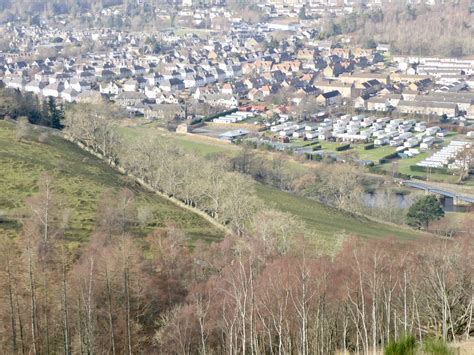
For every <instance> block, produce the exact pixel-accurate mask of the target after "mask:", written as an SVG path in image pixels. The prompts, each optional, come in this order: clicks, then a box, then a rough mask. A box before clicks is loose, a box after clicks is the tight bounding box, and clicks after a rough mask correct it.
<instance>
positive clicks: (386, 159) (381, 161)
mask: <svg viewBox="0 0 474 355" xmlns="http://www.w3.org/2000/svg"><path fill="white" fill-rule="evenodd" d="M396 158H398V152H395V153H392V154H389V155H386V156H384V157H383V158H382V159H379V164H380V165H382V164H386V163H388V162H390V160H393V159H396Z"/></svg>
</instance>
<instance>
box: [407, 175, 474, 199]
mask: <svg viewBox="0 0 474 355" xmlns="http://www.w3.org/2000/svg"><path fill="white" fill-rule="evenodd" d="M402 185H404V186H408V187H412V188H414V189H419V190H423V191H425V192H426V193H432V194H436V195H441V196H443V197H445V198H448V199H452V201H453V202H454V204H459V203H460V202H461V201H462V202H466V203H470V204H474V197H471V196H467V195H463V194H459V193H456V192H452V191H449V190H446V189H442V188H439V187H435V186H431V185H429V184H423V183H421V182H413V181H409V180H404V181H402Z"/></svg>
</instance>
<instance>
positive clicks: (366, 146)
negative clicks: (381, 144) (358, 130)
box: [364, 143, 375, 150]
mask: <svg viewBox="0 0 474 355" xmlns="http://www.w3.org/2000/svg"><path fill="white" fill-rule="evenodd" d="M374 148H375V146H374V143H372V144H367V145H365V146H364V150H370V149H374Z"/></svg>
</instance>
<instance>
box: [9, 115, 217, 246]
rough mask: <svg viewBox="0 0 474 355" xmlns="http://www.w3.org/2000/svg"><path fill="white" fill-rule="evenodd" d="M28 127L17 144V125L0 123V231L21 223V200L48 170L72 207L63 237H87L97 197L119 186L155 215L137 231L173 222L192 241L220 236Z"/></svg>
mask: <svg viewBox="0 0 474 355" xmlns="http://www.w3.org/2000/svg"><path fill="white" fill-rule="evenodd" d="M32 129H33V132H32V137H31V139H28V140H27V141H24V142H21V143H20V142H18V141H17V140H16V139H15V125H14V124H12V123H9V122H5V121H0V167H1V168H0V231H1V230H3V231H7V232H8V234H10V235H15V234H16V233H17V231H18V229H19V227H20V224H19V223H18V222H16V221H17V220H20V219H21V217H23V216H25V215H26V214H27V211H26V210H25V199H26V198H27V197H28V196H31V195H33V194H34V193H35V192H37V190H38V188H37V183H38V179H39V178H40V177H41V176H42V174H44V173H48V174H50V175H52V176H53V177H54V184H55V190H56V194H57V195H59V196H61V197H62V198H63V199H64V200H65V201H66V204H67V206H66V207H67V208H70V209H72V219H71V223H70V227H69V228H68V229H67V231H66V236H65V237H66V238H67V239H68V240H69V241H71V242H82V241H85V240H87V239H88V237H89V235H90V232H91V231H92V230H93V229H94V226H95V218H96V214H97V203H98V201H99V200H100V197H101V195H102V194H103V193H104V192H105V191H108V190H110V189H112V190H113V191H119V190H120V189H122V188H126V189H130V190H131V191H133V192H134V194H135V200H136V204H137V207H146V208H148V209H150V210H151V211H152V214H153V217H152V218H151V219H150V220H149V222H148V224H147V225H146V226H144V227H138V226H136V227H134V228H133V230H132V231H133V232H135V233H137V234H141V235H143V234H145V233H147V232H149V231H151V230H153V229H156V228H163V227H165V226H166V225H167V223H173V224H174V225H176V226H177V227H178V228H182V229H183V230H184V231H185V232H186V233H187V234H188V235H189V236H190V237H191V238H192V239H197V238H202V239H207V240H214V239H216V238H220V237H221V233H220V232H219V231H217V230H216V229H215V227H213V226H211V225H210V224H209V222H207V221H205V220H204V219H202V218H201V217H199V216H198V215H196V214H194V213H192V212H189V211H186V210H183V209H181V208H179V207H177V206H176V205H174V204H173V203H172V202H169V201H168V200H166V199H163V198H161V197H159V196H157V195H155V194H153V193H150V192H147V191H145V190H144V189H142V188H141V187H139V186H138V185H136V184H135V183H133V182H131V181H130V180H128V179H127V178H126V177H124V176H121V175H119V174H117V173H116V172H115V171H114V170H113V169H112V168H110V167H108V166H107V165H105V164H104V163H102V162H101V161H100V160H98V159H96V158H95V157H93V156H91V155H90V154H88V153H86V152H84V151H82V150H81V149H80V148H78V147H76V146H75V145H73V144H72V143H69V142H67V141H65V140H63V139H62V138H60V137H59V136H57V135H51V134H50V136H49V138H48V139H47V141H46V142H45V143H39V142H38V139H37V136H38V134H39V132H40V131H44V130H45V129H44V128H41V127H37V126H32ZM2 216H3V217H2Z"/></svg>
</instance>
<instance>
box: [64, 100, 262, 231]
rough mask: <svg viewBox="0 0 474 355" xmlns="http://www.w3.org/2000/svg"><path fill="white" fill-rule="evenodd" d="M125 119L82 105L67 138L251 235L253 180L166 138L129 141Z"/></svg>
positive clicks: (109, 108)
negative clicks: (122, 128) (120, 124)
mask: <svg viewBox="0 0 474 355" xmlns="http://www.w3.org/2000/svg"><path fill="white" fill-rule="evenodd" d="M119 115H120V111H118V110H117V109H115V108H114V106H113V105H108V104H105V103H98V104H95V105H94V104H77V105H74V106H72V107H71V108H70V109H69V110H68V111H67V112H66V119H65V133H66V134H67V135H68V136H69V137H71V138H72V139H73V140H75V141H77V142H80V143H82V144H84V145H85V146H87V147H89V148H90V149H92V150H93V151H95V152H96V153H98V154H100V155H102V156H103V157H105V158H106V159H109V161H110V163H112V164H118V165H120V167H122V168H124V169H125V170H126V171H127V173H129V174H131V175H133V176H135V177H136V178H138V179H140V180H142V181H144V182H145V183H146V184H148V185H149V186H151V187H152V188H153V189H154V190H156V191H159V192H162V193H164V194H165V195H167V196H168V197H173V198H176V199H178V200H180V201H182V202H184V203H185V204H186V205H188V206H191V207H193V208H196V209H199V210H201V211H203V212H205V213H207V214H208V215H209V216H211V217H212V218H214V219H216V220H217V221H218V222H220V223H221V224H223V225H226V226H228V227H229V228H230V229H232V230H233V231H234V232H236V233H238V234H243V233H244V232H245V231H246V226H248V225H249V224H250V222H251V221H252V219H253V217H254V215H255V212H256V211H257V209H258V208H259V207H261V203H260V201H259V200H258V199H257V198H256V196H255V193H254V187H253V183H252V181H251V180H250V178H248V177H245V176H243V175H241V174H239V173H236V172H231V171H228V169H227V160H226V159H219V158H217V159H206V158H203V157H200V156H197V155H196V154H192V153H189V152H185V151H184V150H182V149H180V148H179V147H176V146H175V145H173V144H172V143H171V142H168V141H166V139H160V138H157V137H147V138H145V139H142V140H140V141H138V142H135V143H132V144H129V143H127V142H124V141H123V139H122V138H121V136H120V134H119V133H118V128H117V119H116V118H117V117H118V116H119Z"/></svg>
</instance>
